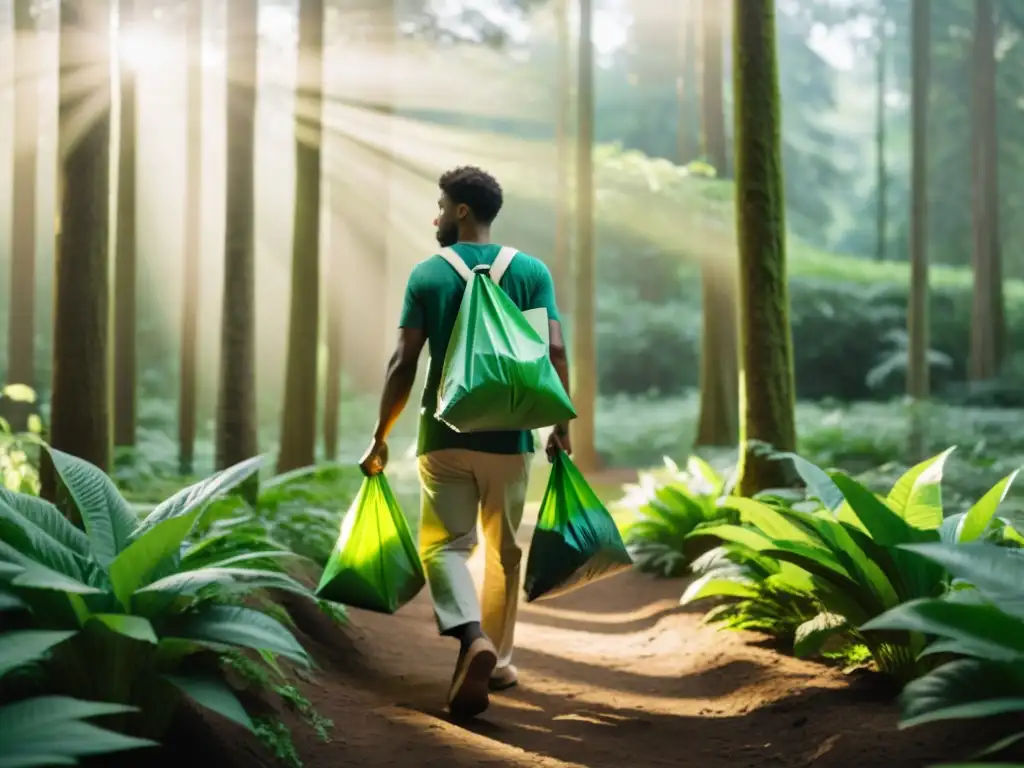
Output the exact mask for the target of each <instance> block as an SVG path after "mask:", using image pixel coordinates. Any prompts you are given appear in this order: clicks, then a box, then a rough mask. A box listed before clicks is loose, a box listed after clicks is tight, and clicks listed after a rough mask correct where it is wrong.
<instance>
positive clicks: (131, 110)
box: [114, 0, 139, 446]
mask: <svg viewBox="0 0 1024 768" xmlns="http://www.w3.org/2000/svg"><path fill="white" fill-rule="evenodd" d="M137 2H138V0H119V3H118V39H119V41H120V42H121V43H122V44H123V43H124V41H126V40H130V39H131V36H132V35H133V34H135V33H136V32H137V29H138V24H139V13H138V7H137ZM118 75H119V78H120V92H121V120H120V128H119V130H118V137H119V138H118V159H117V169H118V178H117V217H116V220H117V237H116V244H117V253H116V256H115V260H114V445H116V446H132V445H135V406H136V398H137V392H136V386H135V367H136V348H135V338H136V337H135V310H136V306H135V305H136V292H137V279H136V273H137V266H138V265H137V256H136V248H135V182H136V175H135V165H136V164H135V146H136V141H135V131H136V127H137V125H138V112H137V104H138V100H137V97H136V92H135V84H136V81H137V78H138V75H137V72H136V70H135V64H134V62H131V61H126V60H125V57H124V56H123V55H122V56H120V57H119V58H118Z"/></svg>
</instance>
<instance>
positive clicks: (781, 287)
mask: <svg viewBox="0 0 1024 768" xmlns="http://www.w3.org/2000/svg"><path fill="white" fill-rule="evenodd" d="M734 3H735V5H734V6H733V8H734V12H733V46H734V51H735V53H734V56H733V61H734V65H733V67H734V68H733V93H734V99H735V104H736V108H735V137H736V226H737V230H738V242H739V268H740V278H739V285H740V301H741V303H740V334H741V337H740V338H741V347H742V355H743V358H742V359H743V373H742V375H741V387H742V398H743V413H742V421H741V427H740V439H741V441H742V446H741V451H742V453H741V456H740V466H739V470H738V471H739V482H738V485H739V491H740V493H741V494H743V495H746V496H749V495H751V494H753V493H756V492H757V491H761V490H764V489H765V488H772V487H778V486H783V485H785V484H787V483H788V482H789V480H790V473H789V470H788V467H787V466H786V464H785V462H781V461H777V460H774V459H772V458H770V457H768V456H766V455H765V454H764V452H763V451H762V450H760V449H761V448H762V445H760V444H764V443H767V444H769V445H771V446H772V447H773V448H775V449H776V450H778V451H792V450H795V448H796V425H795V419H794V413H793V411H794V390H795V385H794V381H793V349H792V338H791V333H790V327H789V295H788V291H787V288H786V242H785V239H786V224H785V204H784V200H783V183H782V157H781V149H780V138H779V135H780V128H781V125H780V124H781V120H780V111H781V109H780V103H779V102H780V96H779V73H778V62H777V60H776V54H775V46H776V42H775V41H776V37H775V2H774V0H734Z"/></svg>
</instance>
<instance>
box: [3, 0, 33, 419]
mask: <svg viewBox="0 0 1024 768" xmlns="http://www.w3.org/2000/svg"><path fill="white" fill-rule="evenodd" d="M14 26H15V33H16V37H15V43H14V77H15V86H14V194H13V196H12V197H13V210H12V216H11V225H12V226H11V235H12V236H11V293H10V302H11V303H10V310H9V311H10V320H9V322H8V326H7V332H8V336H7V354H8V361H7V381H6V383H7V384H27V385H29V386H33V387H34V386H35V384H36V381H35V293H36V173H37V167H36V157H37V145H38V142H39V128H38V125H39V99H38V96H39V80H40V77H41V75H42V72H41V69H42V67H41V64H42V57H41V56H40V55H39V46H40V37H39V35H38V34H37V32H36V25H35V22H34V21H33V19H32V13H31V8H30V4H29V3H27V2H16V3H15V4H14ZM4 415H5V416H9V415H11V414H6V413H5V414H4ZM12 426H13V425H12Z"/></svg>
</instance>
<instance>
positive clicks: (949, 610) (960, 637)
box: [861, 600, 1024, 661]
mask: <svg viewBox="0 0 1024 768" xmlns="http://www.w3.org/2000/svg"><path fill="white" fill-rule="evenodd" d="M861 630H862V631H864V632H868V631H878V630H883V631H884V630H907V631H910V632H921V633H923V634H926V635H937V636H938V637H943V638H949V639H952V640H956V641H957V642H958V643H959V646H960V648H961V650H962V651H963V652H965V653H968V652H969V653H970V655H972V656H977V657H979V658H988V659H992V660H994V661H1013V660H1014V659H1017V658H1019V657H1022V656H1024V622H1022V621H1021V620H1019V619H1016V618H1014V617H1013V616H1010V615H1008V614H1006V613H1003V612H1002V611H1000V610H999V609H998V608H996V607H995V606H993V605H987V604H977V603H961V602H954V601H951V600H912V601H911V602H909V603H903V604H902V605H898V606H896V607H895V608H893V609H892V610H890V611H887V612H886V613H884V614H882V615H881V616H878V617H876V618H874V619H872V620H871V621H869V622H867V623H866V624H864V626H862V627H861Z"/></svg>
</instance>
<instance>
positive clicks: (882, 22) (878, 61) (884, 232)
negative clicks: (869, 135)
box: [875, 2, 889, 261]
mask: <svg viewBox="0 0 1024 768" xmlns="http://www.w3.org/2000/svg"><path fill="white" fill-rule="evenodd" d="M878 8H879V10H878V34H877V38H878V51H877V52H876V54H875V99H876V100H875V197H876V200H875V205H876V213H875V228H876V229H875V260H876V261H885V249H886V242H887V240H888V237H889V222H888V201H887V199H886V198H887V196H888V195H887V192H888V186H889V181H888V170H887V167H886V161H885V144H886V139H885V118H886V110H885V95H886V89H887V87H888V86H887V84H886V70H887V68H888V66H889V43H888V39H887V38H888V34H889V31H888V29H887V26H888V15H887V14H886V10H885V2H880V3H879V6H878Z"/></svg>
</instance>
